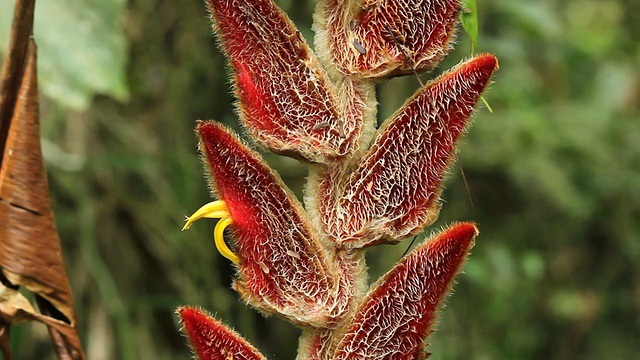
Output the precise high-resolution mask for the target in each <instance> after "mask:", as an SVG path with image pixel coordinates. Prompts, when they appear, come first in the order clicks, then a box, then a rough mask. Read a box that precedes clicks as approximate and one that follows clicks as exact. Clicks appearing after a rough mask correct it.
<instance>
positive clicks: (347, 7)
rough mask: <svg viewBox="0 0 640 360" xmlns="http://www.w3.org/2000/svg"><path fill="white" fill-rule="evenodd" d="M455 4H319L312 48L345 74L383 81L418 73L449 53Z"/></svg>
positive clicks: (392, 0)
mask: <svg viewBox="0 0 640 360" xmlns="http://www.w3.org/2000/svg"><path fill="white" fill-rule="evenodd" d="M460 8H461V4H460V1H459V0H437V1H436V0H386V1H384V2H381V1H379V0H365V1H362V2H360V1H353V0H324V1H321V2H320V7H319V11H318V13H317V15H318V16H317V18H316V20H317V22H316V29H317V30H318V34H319V36H318V38H319V41H318V45H321V46H318V48H320V49H327V50H328V51H329V54H330V55H327V56H328V57H331V60H332V61H333V63H334V64H335V66H337V68H338V69H339V70H340V71H341V72H342V73H344V74H346V75H358V76H361V77H366V78H384V77H389V76H397V75H402V74H408V73H412V72H422V71H425V70H429V69H431V68H433V67H434V66H435V65H437V64H438V63H439V62H440V61H442V59H443V58H444V57H445V56H446V55H447V53H448V52H449V50H450V49H451V47H452V46H451V44H452V42H453V39H454V35H455V28H456V18H457V16H458V14H459V12H460Z"/></svg>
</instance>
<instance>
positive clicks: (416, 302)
mask: <svg viewBox="0 0 640 360" xmlns="http://www.w3.org/2000/svg"><path fill="white" fill-rule="evenodd" d="M477 234H478V229H477V228H476V227H475V226H474V225H473V224H469V223H462V224H457V225H454V226H452V227H451V228H449V229H447V230H445V231H443V232H441V233H440V234H438V235H436V236H435V238H433V239H431V240H429V241H427V242H426V243H424V244H422V245H421V246H420V247H418V248H416V249H415V251H413V252H412V253H411V255H409V256H407V257H406V258H405V259H403V260H402V261H401V262H399V263H398V264H397V265H396V266H395V267H394V268H393V269H392V270H391V271H389V272H388V273H387V274H386V275H385V276H384V277H383V278H381V279H380V280H379V281H378V282H377V283H376V284H374V285H373V286H372V288H373V289H372V290H371V292H370V293H369V294H368V295H367V296H366V297H365V299H364V300H363V301H362V304H361V305H360V307H359V308H358V310H357V312H356V315H355V317H354V318H353V320H351V325H350V326H349V328H348V329H347V331H346V335H344V337H343V338H342V339H341V340H340V344H339V345H338V348H337V350H336V353H335V354H334V357H333V358H334V359H336V360H338V359H340V360H347V359H349V360H356V359H397V360H400V359H422V358H425V357H426V354H424V353H423V348H424V341H425V338H426V336H427V335H428V334H429V332H430V328H431V325H432V321H433V317H434V315H435V312H436V310H437V309H438V306H439V305H440V302H442V299H443V298H444V295H446V293H447V292H448V291H449V288H450V287H451V284H452V281H453V278H454V277H455V275H456V274H457V273H458V271H459V270H460V267H461V265H462V263H463V262H464V260H465V259H466V257H467V254H468V251H469V248H470V247H471V246H473V239H474V238H475V236H476V235H477Z"/></svg>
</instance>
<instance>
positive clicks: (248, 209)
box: [198, 122, 348, 326]
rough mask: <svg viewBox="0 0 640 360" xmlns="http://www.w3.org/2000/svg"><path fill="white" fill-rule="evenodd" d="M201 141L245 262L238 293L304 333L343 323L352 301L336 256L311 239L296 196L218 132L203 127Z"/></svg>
mask: <svg viewBox="0 0 640 360" xmlns="http://www.w3.org/2000/svg"><path fill="white" fill-rule="evenodd" d="M198 134H199V135H200V139H201V145H200V147H201V151H202V152H203V153H204V154H205V155H206V158H207V160H208V163H209V165H210V170H211V179H212V183H211V185H212V187H213V189H214V191H215V193H216V195H218V197H219V198H220V199H224V200H225V202H226V204H227V207H228V209H229V213H230V214H231V218H232V219H233V225H232V230H233V234H234V238H235V240H236V241H235V245H236V252H237V254H238V257H239V258H240V262H239V264H238V275H239V279H238V280H237V281H236V282H235V283H234V288H235V289H236V290H237V291H238V292H239V293H240V295H242V297H243V298H244V299H245V300H246V301H247V302H249V303H250V304H252V305H253V306H255V307H257V308H259V309H261V310H263V311H266V312H269V313H273V312H275V313H277V314H279V315H281V316H284V317H286V318H288V319H290V320H291V321H293V322H297V323H300V324H303V325H315V326H325V325H326V324H327V323H329V322H331V319H332V318H333V317H335V316H340V315H341V313H342V312H343V311H344V308H343V307H341V306H340V305H339V303H340V302H342V303H346V300H345V299H341V297H344V296H348V293H346V292H345V288H344V286H343V285H344V284H341V282H340V276H339V269H338V267H337V265H336V264H334V262H333V261H332V260H333V259H331V257H335V254H332V253H331V252H329V251H328V248H327V247H326V246H323V245H322V244H321V243H320V241H319V240H318V238H317V236H316V235H315V233H313V232H312V231H311V228H310V226H309V221H308V218H307V215H306V213H305V212H304V210H303V209H302V206H301V205H300V204H299V203H298V200H297V199H296V198H295V196H293V194H291V192H289V191H288V190H286V187H285V185H284V184H283V183H282V180H281V179H280V177H279V176H278V175H276V174H275V173H274V172H273V171H271V169H269V167H267V166H266V164H265V163H264V161H263V160H262V159H261V158H260V156H259V155H258V154H257V153H255V152H253V151H251V150H249V149H248V148H247V147H246V146H244V145H243V144H242V143H241V142H240V140H239V139H238V138H237V137H236V136H234V135H232V134H231V133H230V132H229V131H228V130H226V129H225V128H224V127H222V126H221V125H219V124H216V123H212V122H210V123H200V124H198ZM327 289H330V291H327Z"/></svg>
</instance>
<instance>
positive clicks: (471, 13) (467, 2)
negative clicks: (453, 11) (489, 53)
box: [460, 0, 478, 52]
mask: <svg viewBox="0 0 640 360" xmlns="http://www.w3.org/2000/svg"><path fill="white" fill-rule="evenodd" d="M460 21H461V22H462V28H463V29H464V32H466V33H467V35H469V38H470V39H471V52H474V51H475V49H477V48H478V8H477V6H476V0H463V1H462V13H461V14H460Z"/></svg>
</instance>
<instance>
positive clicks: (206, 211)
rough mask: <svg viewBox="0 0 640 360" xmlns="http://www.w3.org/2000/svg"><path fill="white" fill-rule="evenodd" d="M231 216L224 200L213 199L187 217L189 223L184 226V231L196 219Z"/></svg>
mask: <svg viewBox="0 0 640 360" xmlns="http://www.w3.org/2000/svg"><path fill="white" fill-rule="evenodd" d="M228 217H231V214H229V209H228V208H227V204H226V203H225V202H224V201H222V200H217V201H212V202H210V203H208V204H205V205H204V206H202V207H201V208H200V209H198V210H196V212H194V213H193V215H191V216H189V217H188V218H187V223H186V224H184V226H183V227H182V231H184V230H187V229H188V228H190V227H191V224H193V223H194V222H195V221H197V220H199V219H202V218H209V219H218V218H228Z"/></svg>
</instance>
